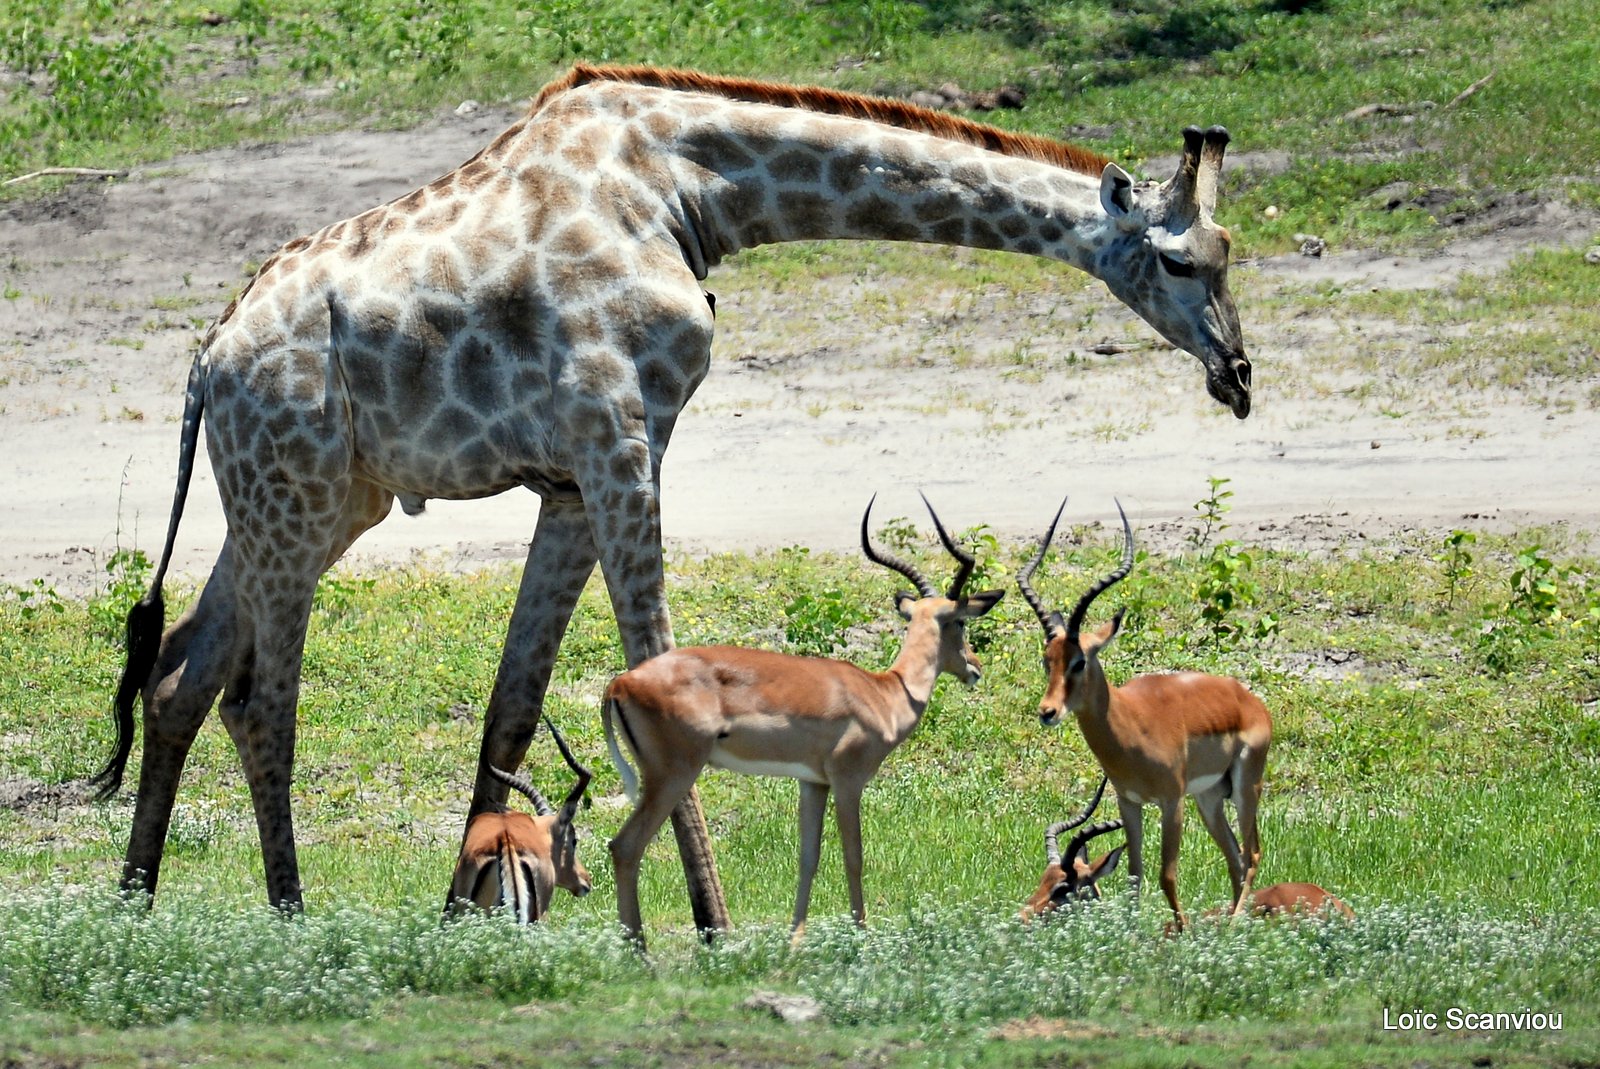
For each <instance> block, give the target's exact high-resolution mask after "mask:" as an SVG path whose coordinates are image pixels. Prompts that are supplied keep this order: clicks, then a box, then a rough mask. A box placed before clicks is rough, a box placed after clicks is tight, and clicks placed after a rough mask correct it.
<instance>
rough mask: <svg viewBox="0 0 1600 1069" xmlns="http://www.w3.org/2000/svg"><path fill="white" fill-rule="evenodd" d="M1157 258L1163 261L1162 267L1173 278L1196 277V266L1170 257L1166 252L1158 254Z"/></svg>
mask: <svg viewBox="0 0 1600 1069" xmlns="http://www.w3.org/2000/svg"><path fill="white" fill-rule="evenodd" d="M1156 257H1157V258H1158V259H1159V260H1160V261H1161V266H1162V267H1163V268H1164V269H1165V270H1166V272H1167V274H1169V275H1171V276H1172V277H1173V278H1193V277H1194V264H1191V263H1189V262H1187V261H1185V260H1179V259H1176V258H1175V257H1172V256H1168V255H1167V254H1166V253H1164V252H1160V253H1157V254H1156Z"/></svg>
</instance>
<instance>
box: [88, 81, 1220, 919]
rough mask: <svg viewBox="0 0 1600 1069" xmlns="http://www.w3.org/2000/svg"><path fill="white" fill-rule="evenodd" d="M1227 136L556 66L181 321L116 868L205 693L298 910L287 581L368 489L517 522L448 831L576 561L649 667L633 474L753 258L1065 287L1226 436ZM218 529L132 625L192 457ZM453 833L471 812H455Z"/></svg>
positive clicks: (647, 531)
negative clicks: (1154, 141)
mask: <svg viewBox="0 0 1600 1069" xmlns="http://www.w3.org/2000/svg"><path fill="white" fill-rule="evenodd" d="M1226 143H1227V134H1226V132H1224V131H1221V130H1220V129H1219V128H1213V129H1211V130H1208V131H1204V132H1202V131H1200V130H1197V129H1191V130H1189V131H1186V132H1185V135H1184V154H1183V158H1182V163H1181V165H1180V167H1179V170H1178V173H1177V174H1176V175H1175V176H1174V177H1173V178H1172V180H1171V181H1169V182H1166V183H1159V184H1158V183H1151V182H1145V183H1136V182H1134V181H1133V180H1132V179H1130V178H1129V177H1128V175H1127V174H1126V173H1125V172H1124V171H1123V170H1122V169H1121V168H1120V167H1117V166H1116V165H1115V164H1113V163H1111V162H1110V161H1108V160H1106V159H1104V158H1103V157H1101V156H1098V155H1096V154H1094V153H1092V152H1088V151H1086V150H1084V149H1082V148H1079V147H1076V146H1072V145H1067V144H1064V143H1061V142H1055V141H1049V140H1045V139H1042V138H1037V137H1029V136H1023V135H1017V134H1011V133H1006V132H1003V131H1000V130H996V129H994V128H991V127H986V126H982V125H979V124H977V123H973V122H969V121H967V120H964V119H959V118H955V117H953V116H950V115H948V114H944V113H939V112H932V111H926V110H924V109H920V108H916V107H913V106H910V105H906V104H902V103H899V102H895V101H886V100H877V99H873V98H870V97H864V96H859V95H855V94H849V93H841V92H837V91H834V90H827V89H809V88H797V87H793V86H785V85H778V84H774V83H768V82H758V81H750V80H745V79H731V78H718V77H712V76H708V75H703V74H698V73H694V72H687V71H673V70H662V69H656V68H615V67H594V66H589V65H582V64H580V65H578V66H575V67H573V68H572V69H571V70H570V71H569V72H568V73H567V74H566V75H565V76H564V77H562V78H560V79H558V80H557V81H555V82H553V83H551V84H550V85H548V86H546V87H545V88H544V89H543V90H542V91H541V92H540V93H539V95H538V97H537V98H536V100H535V101H534V104H533V106H532V108H531V109H530V111H529V113H528V115H527V116H526V117H525V118H523V119H522V120H521V121H519V122H517V123H516V124H514V125H513V126H511V127H510V128H509V129H507V130H506V131H505V132H503V133H502V134H500V135H499V136H498V137H497V138H495V140H494V141H493V142H492V143H491V144H490V145H488V146H487V147H486V148H485V149H484V150H483V151H482V152H480V153H478V154H477V155H476V156H474V157H473V158H472V159H470V160H468V161H467V162H466V163H464V164H463V165H462V166H460V167H458V168H457V169H455V170H454V171H452V172H450V173H449V174H447V175H445V176H443V177H441V178H439V179H437V180H436V181H434V182H431V183H429V184H428V185H426V186H423V187H422V188H420V189H417V190H415V191H413V192H412V193H409V194H407V195H406V196H403V197H401V198H399V199H397V200H394V201H391V202H390V203H388V204H384V205H381V206H379V207H376V208H373V209H371V210H370V211H367V212H363V213H362V214H360V215H357V216H355V217H353V218H351V219H346V220H344V221H342V222H337V223H334V224H332V225H330V226H327V227H325V228H323V229H322V230H319V231H317V232H316V233H314V234H311V235H309V236H307V237H302V238H298V239H296V240H294V241H291V242H289V243H288V244H286V245H285V246H283V247H282V248H281V249H279V250H278V251H277V252H276V253H275V254H273V255H272V256H271V257H269V258H268V259H267V260H266V261H265V262H264V263H263V264H262V266H261V269H260V270H259V271H258V272H257V273H256V275H255V277H254V278H253V279H252V280H251V282H250V283H249V284H248V285H247V286H246V287H245V289H244V291H243V292H241V293H240V295H239V296H238V297H237V298H236V299H235V301H234V302H233V303H232V304H231V305H230V306H229V307H228V309H227V310H226V311H225V312H224V313H223V315H222V317H221V318H220V319H219V320H218V321H217V322H216V323H215V324H214V325H213V326H212V327H211V329H210V331H209V332H208V334H207V336H206V338H205V340H204V342H203V344H202V346H201V349H200V351H199V353H198V354H197V356H196V358H195V362H194V366H193V368H192V370H191V374H190V379H189V387H188V391H187V397H186V400H185V405H184V416H183V429H182V435H181V440H180V455H179V468H178V482H177V490H176V494H175V499H174V503H173V511H172V517H171V521H170V524H169V528H168V532H167V538H166V542H165V545H164V547H163V551H162V556H161V563H160V564H159V566H158V568H157V571H156V577H155V581H154V582H153V584H152V587H151V590H150V592H149V594H148V595H147V596H146V597H145V599H144V600H143V601H141V602H140V603H139V605H138V606H136V607H135V609H134V610H133V612H132V613H130V615H129V621H128V634H129V656H128V662H127V665H126V667H125V669H124V673H123V677H122V681H121V684H120V685H119V689H118V694H117V699H116V719H117V734H118V741H117V746H116V750H115V752H114V754H113V756H112V758H111V760H110V761H109V762H108V763H107V765H106V767H105V768H104V769H103V770H102V772H101V773H100V775H99V776H98V777H97V782H98V783H99V784H100V785H101V786H102V788H103V789H104V791H105V793H107V794H109V793H111V792H114V791H115V790H116V789H117V788H118V786H119V785H120V783H121V780H122V775H123V771H124V768H125V767H126V764H127V761H128V757H129V753H130V751H131V747H132V744H133V735H134V723H133V707H134V703H135V699H136V698H138V697H142V699H143V707H144V715H143V724H144V738H145V746H144V754H143V758H142V761H141V765H140V778H139V791H138V798H137V803H136V806H135V812H134V819H133V828H132V832H131V834H130V837H129V841H128V849H127V855H126V860H125V865H124V869H123V880H124V883H125V885H128V886H143V887H144V888H146V889H147V890H149V891H151V892H153V891H154V889H155V886H156V881H157V877H158V874H159V869H160V863H161V855H162V849H163V845H164V843H165V839H166V833H167V827H168V823H169V821H170V818H171V813H172V807H173V802H174V799H175V797H176V792H177V787H178V778H179V774H180V773H181V771H182V768H183V764H184V761H185V759H186V757H187V755H188V751H189V747H190V745H191V743H192V742H193V739H194V736H195V732H196V731H197V730H198V729H199V726H200V724H201V722H202V721H203V720H204V718H205V716H206V714H207V713H208V712H209V711H210V708H211V706H212V705H213V704H215V703H216V702H217V698H218V695H219V694H220V695H221V704H220V708H221V712H222V719H223V723H224V725H225V726H226V728H227V730H228V732H229V734H230V736H231V737H232V739H233V741H234V744H235V746H236V748H237V749H238V751H239V755H240V759H241V761H242V763H243V765H244V770H245V775H246V778H247V780H248V781H249V785H250V792H251V799H252V803H253V805H254V808H255V814H256V822H257V827H258V830H259V832H260V836H261V845H262V854H263V863H264V867H265V872H266V882H267V894H268V898H269V900H270V901H271V902H272V903H274V904H275V905H279V906H283V907H287V908H295V907H297V906H298V905H299V903H300V901H301V886H300V876H299V868H298V863H297V859H296V852H295V844H294V832H293V821H292V815H291V812H290V805H289V796H290V791H289V787H290V779H291V772H292V767H293V753H294V737H295V708H296V703H297V699H298V692H299V682H300V666H301V656H302V651H303V644H304V640H305V632H306V625H307V618H308V616H309V613H310V608H311V599H312V594H313V592H314V590H315V587H316V582H317V578H318V576H319V575H321V573H322V572H323V571H324V570H326V569H327V568H328V567H329V566H330V565H332V563H333V562H334V561H335V560H337V559H338V558H339V556H340V555H341V554H342V553H343V552H344V551H345V550H346V549H347V548H348V547H349V546H350V544H351V543H352V542H354V541H355V539H356V538H357V537H359V536H360V534H361V533H362V532H363V531H364V530H366V529H367V528H369V527H371V526H372V525H373V524H376V523H377V522H379V521H380V520H382V519H383V518H384V517H385V516H386V515H387V514H388V513H389V511H390V509H391V507H392V505H393V503H394V501H395V500H396V499H397V498H398V499H399V500H400V502H401V503H402V505H403V506H404V508H405V510H406V511H408V512H413V511H416V510H419V509H421V508H422V507H423V505H424V503H425V502H426V501H427V499H429V498H435V497H439V498H474V497H483V496H487V495H490V494H496V493H499V492H501V491H504V490H508V489H511V488H513V487H527V488H530V489H532V490H534V491H535V492H536V493H538V494H539V495H540V497H541V499H542V504H541V507H540V510H539V518H538V521H537V526H536V530H535V532H534V536H533V541H532V544H531V546H530V548H529V555H528V562H527V565H526V567H525V569H524V573H523V578H522V585H521V588H520V589H519V592H518V595H517V602H516V606H515V608H514V610H513V612H512V617H511V622H510V627H509V630H508V634H507V639H506V647H505V652H504V654H503V656H502V659H501V662H500V667H499V670H498V673H497V675H496V679H495V685H494V690H493V692H492V694H491V696H490V700H489V710H488V715H487V717H486V721H485V728H484V738H483V744H482V748H481V752H480V760H479V769H478V774H477V779H476V786H475V790H474V794H473V801H472V807H471V814H476V813H478V812H481V811H483V810H484V809H485V808H488V807H489V806H491V805H493V804H496V803H498V802H500V801H503V799H504V797H505V786H504V785H503V784H502V783H500V782H499V781H498V780H496V779H494V778H493V777H492V776H490V775H489V774H488V773H487V772H486V771H485V769H486V768H487V767H490V766H493V767H498V768H504V769H516V768H517V767H519V765H520V764H521V762H522V759H523V756H524V754H525V752H526V750H527V748H528V746H529V743H530V742H531V740H532V737H533V733H534V731H535V729H536V727H537V725H538V721H539V715H540V711H541V708H542V705H543V700H544V694H545V690H546V688H547V686H548V683H549V678H550V671H551V668H552V666H553V664H554V661H555V657H556V651H557V648H558V646H559V644H560V641H561V637H562V634H563V633H564V631H565V629H566V626H567V622H568V620H569V619H570V616H571V613H572V610H573V607H574V605H575V604H576V601H577V598H578V595H579V593H580V592H581V591H582V589H583V586H584V583H585V582H586V580H587V579H588V578H589V575H590V573H591V572H592V571H593V569H594V566H595V565H596V564H597V563H598V564H599V566H600V568H601V572H602V574H603V576H604V578H605V582H606V586H607V588H608V590H609V592H610V596H611V600H612V607H613V610H614V611H615V613H616V617H617V624H618V628H619V630H620V631H621V634H622V640H623V645H624V649H625V651H626V654H627V659H628V662H629V664H630V665H631V664H637V663H639V662H640V661H642V660H644V659H646V658H648V657H650V656H652V655H654V654H656V653H659V652H662V651H664V650H666V649H670V648H671V647H672V629H671V621H670V618H669V616H668V613H667V605H666V598H665V595H664V580H663V574H662V555H661V530H660V508H659V492H660V464H661V458H662V454H663V452H664V451H665V449H666V447H667V443H668V441H669V439H670V437H671V434H672V430H673V427H674V424H675V423H676V420H677V418H678V414H679V412H680V411H681V410H682V409H683V407H684V405H685V404H686V403H687V402H688V401H689V399H690V397H691V396H692V395H693V393H694V391H695V388H696V387H697V386H698V385H699V383H700V381H701V379H702V378H703V377H704V376H705V374H706V371H707V369H708V367H709V364H710V347H711V337H712V329H713V315H712V306H711V302H710V300H709V299H708V297H707V296H706V295H705V293H704V291H703V290H702V288H701V285H700V282H701V280H702V279H704V278H705V276H706V273H707V272H708V271H709V270H710V269H711V268H712V267H713V266H715V265H716V263H717V262H718V261H720V260H722V259H723V258H724V257H726V256H728V255H729V254H731V253H733V252H735V251H737V250H739V249H743V248H748V247H750V246H753V245H759V244H763V243H766V242H775V241H793V240H802V239H814V238H885V239H899V240H917V241H929V242H937V243H942V244H948V245H964V246H970V247H975V248H987V249H1009V250H1012V251H1015V252H1020V253H1025V254H1030V255H1039V256H1046V257H1050V258H1053V259H1056V260H1060V261H1062V262H1065V263H1068V264H1071V265H1072V266H1075V267H1078V268H1081V269H1082V270H1085V271H1087V272H1089V273H1090V274H1093V275H1095V276H1096V277H1098V278H1100V279H1102V280H1103V281H1105V283H1106V284H1107V286H1108V287H1109V288H1110V289H1111V291H1112V292H1113V293H1114V294H1115V295H1116V296H1117V297H1119V298H1120V299H1121V300H1123V301H1124V302H1125V303H1127V304H1128V305H1130V306H1131V307H1132V308H1133V309H1134V310H1135V311H1136V312H1138V313H1139V314H1140V315H1141V316H1143V317H1144V318H1145V319H1146V320H1147V321H1148V322H1149V323H1150V324H1151V325H1152V326H1154V327H1155V328H1156V329H1157V330H1158V331H1160V332H1161V333H1162V334H1163V335H1164V336H1165V337H1166V338H1167V339H1168V340H1169V341H1171V342H1172V343H1173V344H1174V345H1176V346H1178V347H1179V348H1182V349H1186V350H1188V351H1189V352H1191V353H1193V354H1194V355H1195V356H1196V357H1197V358H1199V360H1200V362H1201V363H1202V365H1203V366H1204V368H1205V376H1206V387H1207V389H1208V391H1209V392H1210V393H1211V395H1212V396H1213V397H1215V398H1216V399H1217V400H1218V401H1220V402H1222V403H1223V404H1226V405H1227V406H1228V407H1229V408H1230V409H1231V410H1232V411H1233V413H1234V414H1235V415H1236V416H1238V417H1239V418H1241V419H1242V418H1244V417H1245V416H1246V415H1247V414H1248V413H1249V410H1250V364H1249V361H1248V359H1247V358H1246V356H1245V351H1244V345H1243V342H1242V339H1241V335H1240V331H1239V323H1238V316H1237V313H1236V312H1235V310H1234V305H1233V301H1232V298H1231V297H1230V296H1229V293H1228V288H1227V269H1228V244H1229V236H1228V232H1227V231H1226V230H1225V229H1224V228H1222V227H1220V226H1218V225H1217V224H1216V223H1215V222H1213V220H1212V217H1211V216H1212V211H1213V210H1214V207H1215V200H1216V192H1217V173H1218V169H1219V168H1220V166H1221V161H1222V153H1223V149H1224V147H1225V145H1226ZM202 426H203V429H204V432H205V434H206V444H207V451H208V453H209V456H210V459H211V463H212V466H213V469H214V471H215V474H216V479H217V487H218V491H219V493H220V495H221V498H222V505H223V510H224V513H225V515H226V517H227V521H228V536H227V538H226V539H225V541H224V543H223V546H222V549H221V551H220V553H219V555H218V558H217V562H216V565H215V566H214V568H213V570H212V573H211V576H210V578H209V579H208V581H207V583H206V585H205V587H204V589H203V591H202V593H201V595H200V597H199V599H198V600H197V601H196V602H195V604H194V605H193V606H192V607H191V608H190V609H189V610H188V612H187V613H185V614H184V616H183V617H182V618H181V619H180V620H179V621H178V622H177V623H175V624H174V625H173V626H172V627H171V628H169V629H167V630H166V631H165V633H163V632H162V628H163V624H164V620H163V617H164V606H163V604H162V597H161V586H162V581H163V580H164V577H165V574H166V568H167V563H168V561H169V560H170V558H171V553H172V546H173V543H174V541H175V539H176V537H177V529H178V522H179V519H180V518H181V515H182V511H183V502H184V498H185V496H186V494H187V490H188V485H189V480H190V476H191V474H192V472H193V468H194V460H195V454H196V452H197V447H198V437H199V434H200V432H201V429H202ZM469 816H470V814H469ZM674 829H675V831H676V833H677V835H678V843H679V848H680V850H681V851H682V852H683V854H684V858H685V867H686V870H687V873H688V876H689V882H690V889H691V900H692V903H693V906H694V912H695V923H696V924H697V926H699V927H700V928H702V929H712V928H720V927H724V926H725V925H726V923H727V914H726V909H725V907H724V906H723V904H722V901H721V897H722V896H721V889H720V885H719V884H718V881H717V876H716V869H715V866H714V864H713V862H712V859H711V851H710V845H709V838H708V836H707V833H706V830H705V823H704V819H703V817H702V816H701V814H700V809H699V804H698V800H697V798H696V797H695V796H694V795H693V794H691V795H690V797H689V798H688V799H687V800H686V801H685V803H684V805H683V806H682V807H681V808H680V810H679V811H678V812H677V813H675V814H674Z"/></svg>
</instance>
